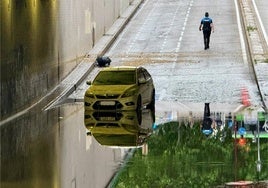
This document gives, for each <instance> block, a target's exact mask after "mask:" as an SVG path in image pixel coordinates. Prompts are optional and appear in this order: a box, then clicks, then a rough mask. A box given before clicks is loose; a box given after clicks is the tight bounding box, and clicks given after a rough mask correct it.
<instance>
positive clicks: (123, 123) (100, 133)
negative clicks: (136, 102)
mask: <svg viewBox="0 0 268 188" xmlns="http://www.w3.org/2000/svg"><path fill="white" fill-rule="evenodd" d="M139 113H140V114H139ZM154 116H155V114H154V113H153V112H152V111H151V110H148V109H146V110H142V111H141V112H136V111H120V112H117V111H85V126H86V128H87V129H88V131H89V132H88V135H92V136H93V137H94V138H95V139H96V140H97V141H98V142H99V143H100V144H101V145H105V146H119V147H137V146H142V145H143V144H144V143H145V142H146V140H147V139H148V137H149V136H150V135H151V134H152V132H153V126H154V121H155V117H154Z"/></svg>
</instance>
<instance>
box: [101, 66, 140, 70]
mask: <svg viewBox="0 0 268 188" xmlns="http://www.w3.org/2000/svg"><path fill="white" fill-rule="evenodd" d="M139 68H141V67H135V66H117V67H106V68H104V69H102V70H101V71H129V70H130V71H134V70H137V69H139Z"/></svg>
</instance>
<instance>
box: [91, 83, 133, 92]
mask: <svg viewBox="0 0 268 188" xmlns="http://www.w3.org/2000/svg"><path fill="white" fill-rule="evenodd" d="M132 87H135V84H134V85H91V86H90V88H89V89H88V91H89V92H93V93H94V94H104V93H105V94H109V93H112V94H122V93H123V92H124V91H126V90H128V89H130V88H132Z"/></svg>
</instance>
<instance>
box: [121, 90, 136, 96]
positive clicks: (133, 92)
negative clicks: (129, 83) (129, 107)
mask: <svg viewBox="0 0 268 188" xmlns="http://www.w3.org/2000/svg"><path fill="white" fill-rule="evenodd" d="M136 93H137V90H136V89H130V90H127V91H125V93H124V94H123V95H122V97H130V96H133V95H135V94H136Z"/></svg>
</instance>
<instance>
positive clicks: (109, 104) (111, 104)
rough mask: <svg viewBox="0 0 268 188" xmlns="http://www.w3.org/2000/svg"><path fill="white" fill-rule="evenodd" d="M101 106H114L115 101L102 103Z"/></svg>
mask: <svg viewBox="0 0 268 188" xmlns="http://www.w3.org/2000/svg"><path fill="white" fill-rule="evenodd" d="M100 104H101V105H103V106H114V105H115V101H101V102H100Z"/></svg>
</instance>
